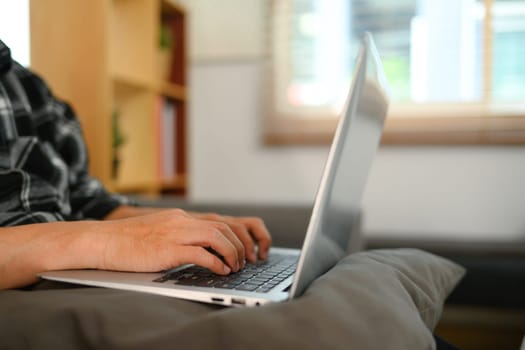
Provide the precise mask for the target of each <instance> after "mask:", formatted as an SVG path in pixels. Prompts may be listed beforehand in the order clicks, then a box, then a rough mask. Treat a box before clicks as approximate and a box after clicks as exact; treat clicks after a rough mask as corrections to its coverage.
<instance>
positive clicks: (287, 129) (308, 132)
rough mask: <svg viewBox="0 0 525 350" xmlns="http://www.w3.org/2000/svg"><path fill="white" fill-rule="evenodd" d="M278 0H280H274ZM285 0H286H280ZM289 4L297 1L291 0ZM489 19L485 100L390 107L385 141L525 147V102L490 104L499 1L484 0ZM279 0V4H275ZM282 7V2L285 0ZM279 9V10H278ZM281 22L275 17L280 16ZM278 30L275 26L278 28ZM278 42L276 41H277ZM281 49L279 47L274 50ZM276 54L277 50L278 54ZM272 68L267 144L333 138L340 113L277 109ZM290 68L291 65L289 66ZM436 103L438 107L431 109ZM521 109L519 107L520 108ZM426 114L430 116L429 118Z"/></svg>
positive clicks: (323, 141)
mask: <svg viewBox="0 0 525 350" xmlns="http://www.w3.org/2000/svg"><path fill="white" fill-rule="evenodd" d="M274 1H275V0H274ZM277 1H279V2H281V1H283V0H277ZM285 1H287V2H288V3H289V1H291V0H285ZM484 2H485V6H486V11H487V12H486V19H485V21H484V25H483V34H484V38H485V39H484V54H483V59H484V62H485V63H486V64H484V67H485V68H484V71H483V77H482V78H483V83H484V87H485V88H484V92H483V98H482V100H481V101H480V102H479V103H471V104H469V103H457V104H454V103H450V104H431V103H425V104H415V103H414V104H409V105H399V104H396V105H393V106H392V107H391V108H390V111H389V115H388V117H387V120H386V125H385V131H384V133H383V138H382V144H391V145H522V144H525V102H524V103H520V104H519V105H509V106H500V105H497V107H496V108H497V109H493V105H491V104H490V91H491V87H492V71H491V69H492V68H491V67H492V41H493V34H492V33H493V31H492V29H493V28H492V7H493V0H484ZM275 5H276V4H275V2H274V3H273V6H275ZM281 6H282V2H281ZM272 11H274V9H272ZM274 20H275V19H274ZM274 28H275V26H274ZM274 45H275V43H274ZM277 49H278V47H276V46H274V47H273V50H277ZM273 54H275V52H274V53H272V55H273ZM274 60H275V57H272V59H271V61H272V62H271V63H270V65H271V67H269V68H268V69H267V72H269V73H270V74H267V79H269V80H270V81H269V82H268V85H267V86H268V87H270V88H269V89H268V90H267V91H268V96H267V101H266V102H267V104H266V105H267V106H269V108H268V110H267V113H266V114H267V115H266V118H265V123H264V136H263V139H264V142H265V144H267V145H315V144H329V143H330V142H331V139H332V136H333V133H334V131H335V127H336V124H337V118H336V115H335V113H329V112H319V113H317V115H314V116H310V117H306V118H305V117H304V116H302V115H300V114H299V113H291V114H288V115H285V114H280V113H278V112H277V111H276V107H275V106H276V101H275V100H274V99H275V96H274V95H275V90H274V86H275V84H276V81H275V80H274V79H275V75H276V71H277V69H276V67H274V66H272V65H273V64H275V63H274ZM285 69H286V68H285ZM431 107H433V108H431ZM516 107H517V108H516ZM423 114H424V116H423Z"/></svg>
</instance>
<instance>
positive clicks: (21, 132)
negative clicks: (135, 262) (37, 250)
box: [0, 63, 132, 226]
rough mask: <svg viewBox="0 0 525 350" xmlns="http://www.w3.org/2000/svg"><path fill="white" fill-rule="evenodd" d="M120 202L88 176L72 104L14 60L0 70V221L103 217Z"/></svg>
mask: <svg viewBox="0 0 525 350" xmlns="http://www.w3.org/2000/svg"><path fill="white" fill-rule="evenodd" d="M123 204H132V203H130V201H129V200H128V199H127V198H126V197H123V196H120V195H117V194H113V193H110V192H109V191H107V190H106V189H105V188H104V186H103V185H102V183H101V182H100V181H98V180H97V179H95V178H94V177H92V176H90V174H89V172H88V155H87V149H86V145H85V142H84V138H83V135H82V130H81V127H80V123H79V121H78V119H77V117H76V115H75V113H74V111H73V109H72V108H71V107H70V106H69V105H68V104H67V103H65V102H63V101H60V100H58V99H57V98H55V97H54V96H53V95H52V93H51V91H50V90H49V88H48V87H47V85H46V84H45V83H44V81H43V80H42V79H40V78H39V77H38V76H37V75H35V74H33V73H32V72H30V71H29V70H27V69H25V68H23V67H21V66H20V65H18V64H16V63H13V65H12V67H10V69H9V71H8V72H4V74H0V226H13V225H22V224H29V223H38V222H50V221H63V220H83V219H103V218H104V217H105V216H106V215H107V214H109V213H110V212H111V211H112V210H114V209H115V208H117V207H118V206H120V205H123Z"/></svg>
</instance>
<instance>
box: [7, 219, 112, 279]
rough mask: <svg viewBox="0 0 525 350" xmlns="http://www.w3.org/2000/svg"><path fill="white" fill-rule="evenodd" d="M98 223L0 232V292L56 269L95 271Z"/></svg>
mask: <svg viewBox="0 0 525 350" xmlns="http://www.w3.org/2000/svg"><path fill="white" fill-rule="evenodd" d="M100 234H101V230H100V222H97V221H82V222H53V223H40V224H32V225H22V226H16V227H3V228H0V289H8V288H16V287H21V286H25V285H28V284H31V283H34V282H36V281H37V280H38V277H37V274H38V273H40V272H43V271H49V270H57V269H75V268H96V267H97V264H98V257H99V256H100V254H101V252H102V251H103V248H104V247H103V246H102V243H103V242H104V240H103V239H97V237H96V236H97V235H100Z"/></svg>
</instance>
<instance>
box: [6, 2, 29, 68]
mask: <svg viewBox="0 0 525 350" xmlns="http://www.w3.org/2000/svg"><path fill="white" fill-rule="evenodd" d="M0 40H2V41H3V42H4V43H5V44H6V45H7V46H9V48H10V49H11V56H12V57H13V58H14V59H15V60H17V61H18V63H20V64H21V65H23V66H29V60H30V59H29V58H30V57H29V1H28V0H3V1H1V2H0Z"/></svg>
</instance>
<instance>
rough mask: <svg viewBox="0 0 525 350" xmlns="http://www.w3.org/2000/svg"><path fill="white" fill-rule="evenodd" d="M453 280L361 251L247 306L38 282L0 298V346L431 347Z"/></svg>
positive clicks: (451, 270)
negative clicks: (273, 299)
mask: <svg viewBox="0 0 525 350" xmlns="http://www.w3.org/2000/svg"><path fill="white" fill-rule="evenodd" d="M463 273H464V270H463V269H462V268H461V267H459V266H458V265H456V264H454V263H452V262H450V261H448V260H446V259H443V258H440V257H438V256H435V255H432V254H429V253H426V252H423V251H419V250H411V249H400V250H382V251H381V250H378V251H368V252H361V253H358V254H354V255H351V256H348V257H346V258H345V259H343V260H342V261H341V262H340V263H339V264H338V265H337V266H335V267H334V268H333V269H331V270H330V271H329V272H328V273H326V274H325V275H324V276H322V277H321V278H319V279H318V280H316V281H315V282H314V283H313V284H312V285H311V286H310V287H309V288H308V290H307V291H306V293H305V294H304V295H303V296H302V297H301V298H299V299H296V300H293V301H289V302H285V303H280V304H273V305H268V306H264V307H260V308H252V309H223V308H220V307H216V306H213V305H205V304H200V303H194V302H188V301H183V300H177V299H174V298H169V297H162V296H155V295H148V294H141V293H133V292H127V291H118V290H109V289H98V288H68V289H45V288H48V287H49V286H50V284H49V282H46V283H44V284H41V285H40V286H38V288H36V290H31V291H20V290H16V291H15V290H13V291H4V292H0V315H1V317H0V339H2V343H3V344H4V345H5V347H6V348H22V347H29V348H38V349H45V348H49V349H52V348H72V347H74V348H118V349H145V348H151V349H154V348H181V349H249V348H253V349H268V348H275V349H302V350H303V349H391V350H395V349H403V350H406V349H434V348H435V344H434V340H433V338H432V329H433V327H434V326H435V324H436V322H437V320H438V319H439V316H440V314H441V311H442V306H443V302H444V299H445V298H446V296H447V295H448V293H449V292H450V291H451V290H452V289H453V287H454V286H455V285H456V283H457V282H458V281H459V279H461V277H462V275H463ZM57 286H58V285H53V287H57ZM0 347H1V346H0Z"/></svg>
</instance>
